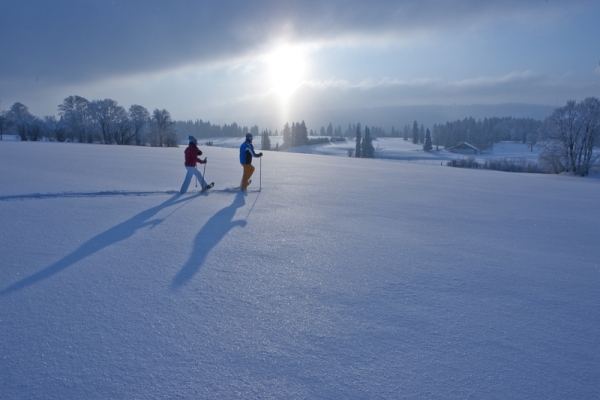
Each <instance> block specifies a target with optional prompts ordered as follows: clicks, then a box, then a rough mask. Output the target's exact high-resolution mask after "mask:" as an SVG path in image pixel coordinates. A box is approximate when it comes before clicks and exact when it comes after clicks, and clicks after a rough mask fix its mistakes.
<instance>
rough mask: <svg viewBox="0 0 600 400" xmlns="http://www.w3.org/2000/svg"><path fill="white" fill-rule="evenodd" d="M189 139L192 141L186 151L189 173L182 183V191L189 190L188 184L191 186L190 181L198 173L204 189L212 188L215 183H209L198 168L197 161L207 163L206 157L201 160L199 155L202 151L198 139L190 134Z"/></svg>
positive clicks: (186, 165)
mask: <svg viewBox="0 0 600 400" xmlns="http://www.w3.org/2000/svg"><path fill="white" fill-rule="evenodd" d="M188 140H189V141H190V144H189V145H188V147H187V148H186V149H185V151H184V154H185V168H186V169H187V174H186V175H185V179H184V180H183V185H181V190H180V192H181V193H185V192H187V189H188V186H190V182H191V180H192V175H196V178H198V180H199V181H200V184H201V186H202V191H205V190H208V189H210V188H212V187H213V186H214V185H215V183H214V182H213V183H211V184H210V185H208V184H207V183H206V181H205V180H204V178H203V177H202V174H201V173H200V171H198V169H197V168H196V163H200V164H206V157H205V158H204V160H201V159H200V158H199V157H198V156H201V155H202V151H200V149H199V148H198V141H197V140H196V138H195V137H193V136H191V135H190V136H189V137H188Z"/></svg>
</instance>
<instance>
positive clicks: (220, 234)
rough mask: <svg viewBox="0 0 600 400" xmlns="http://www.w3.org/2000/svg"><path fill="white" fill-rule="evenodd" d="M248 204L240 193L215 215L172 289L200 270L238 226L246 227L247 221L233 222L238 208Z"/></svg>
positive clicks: (198, 239)
mask: <svg viewBox="0 0 600 400" xmlns="http://www.w3.org/2000/svg"><path fill="white" fill-rule="evenodd" d="M244 204H246V200H245V193H243V192H240V193H238V194H237V195H236V196H235V199H234V200H233V202H232V203H231V204H230V205H228V206H227V207H225V208H223V209H222V210H220V211H218V212H217V213H216V214H215V215H213V216H212V217H211V218H210V219H209V220H208V221H206V224H204V226H203V227H202V229H200V232H198V234H197V235H196V238H195V239H194V244H193V246H194V247H193V249H192V253H191V254H190V258H189V260H188V261H187V262H186V263H185V265H184V266H183V268H181V270H180V271H179V273H178V274H177V275H176V276H175V277H174V278H173V282H172V284H171V288H172V289H173V290H177V289H178V288H180V287H181V286H183V285H184V284H185V283H187V282H188V281H189V280H190V279H192V278H193V277H194V275H195V274H196V273H197V272H198V270H200V268H201V267H202V264H204V260H205V259H206V256H207V255H208V253H210V251H211V250H212V249H213V247H215V246H216V245H217V244H218V243H219V242H220V241H221V239H223V238H224V237H225V235H227V233H229V231H230V230H231V229H233V228H234V227H236V226H242V227H243V226H246V220H245V219H238V220H235V221H233V216H234V215H235V212H236V211H237V209H238V208H240V207H243V206H244Z"/></svg>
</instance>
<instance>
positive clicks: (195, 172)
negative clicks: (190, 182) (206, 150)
mask: <svg viewBox="0 0 600 400" xmlns="http://www.w3.org/2000/svg"><path fill="white" fill-rule="evenodd" d="M189 168H192V167H189ZM192 173H193V174H194V175H196V178H198V181H199V182H200V185H201V186H202V189H204V188H205V187H206V185H207V183H206V181H205V180H204V178H203V177H202V174H201V173H200V171H198V169H197V168H192Z"/></svg>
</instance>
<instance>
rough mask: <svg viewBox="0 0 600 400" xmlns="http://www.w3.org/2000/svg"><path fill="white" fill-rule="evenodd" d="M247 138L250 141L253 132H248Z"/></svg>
mask: <svg viewBox="0 0 600 400" xmlns="http://www.w3.org/2000/svg"><path fill="white" fill-rule="evenodd" d="M246 140H248V141H250V142H251V141H252V134H251V133H246Z"/></svg>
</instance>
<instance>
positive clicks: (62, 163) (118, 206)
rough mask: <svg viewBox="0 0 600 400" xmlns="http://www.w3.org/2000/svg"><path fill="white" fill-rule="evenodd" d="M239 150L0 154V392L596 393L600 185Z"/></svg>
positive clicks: (28, 146) (57, 148) (26, 146)
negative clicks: (251, 156) (188, 163)
mask: <svg viewBox="0 0 600 400" xmlns="http://www.w3.org/2000/svg"><path fill="white" fill-rule="evenodd" d="M230 140H232V141H234V140H237V141H236V142H235V143H231V145H230V146H225V145H224V146H223V147H218V143H214V146H213V147H207V146H203V141H200V143H199V144H200V147H201V149H202V150H203V151H204V153H205V155H206V156H207V157H208V164H207V166H206V179H207V181H208V182H213V181H214V182H215V187H214V189H212V190H211V191H209V192H207V193H201V192H199V189H200V188H199V187H197V188H196V187H194V183H192V185H191V186H190V191H188V193H186V194H183V195H182V194H179V192H178V190H179V188H180V186H181V183H182V181H183V178H184V175H185V169H184V166H183V150H184V148H183V147H180V148H150V147H129V146H106V145H83V144H73V143H40V142H12V141H0V182H1V184H0V221H1V222H0V254H1V257H0V398H6V399H15V398H27V399H38V398H39V399H42V398H99V399H100V398H102V399H104V398H174V397H182V398H233V397H239V398H327V399H331V398H344V399H346V398H440V399H453V398H460V399H463V398H478V399H481V398H499V399H506V398H555V399H564V398H581V399H583V398H588V399H589V398H598V397H600V389H599V386H598V382H599V381H600V346H599V345H598V338H599V337H600V290H599V289H600V285H599V284H600V261H599V260H600V249H599V247H598V237H600V203H599V202H598V199H599V198H600V180H598V179H590V178H576V177H571V176H564V175H542V174H511V173H506V172H497V171H490V170H468V169H460V168H450V167H446V166H441V165H440V163H441V162H442V161H444V158H443V157H441V156H440V157H438V158H436V159H435V160H432V162H431V163H419V162H401V161H392V160H384V159H355V158H348V157H347V156H346V155H345V153H344V151H345V149H346V148H347V147H349V146H351V145H352V144H351V142H347V143H346V144H341V145H339V146H343V148H340V149H334V147H335V146H337V145H331V146H332V148H331V149H329V150H327V147H325V146H320V147H313V149H315V150H314V151H312V153H314V154H301V153H310V152H311V151H305V152H302V151H299V153H291V152H265V156H264V157H263V159H262V161H259V160H255V161H254V164H255V166H256V172H255V176H254V178H253V182H252V185H251V186H250V188H249V191H248V192H247V193H240V192H238V191H236V190H234V189H233V188H234V187H235V186H237V185H239V181H240V178H241V172H242V169H241V167H240V165H239V163H238V154H237V150H236V149H235V148H233V147H237V146H239V144H240V143H241V142H240V139H230ZM273 144H274V142H273ZM376 144H377V143H376ZM380 145H381V147H382V148H384V149H385V150H382V151H387V152H388V154H387V156H388V158H394V157H397V158H402V157H403V156H402V155H401V154H400V152H401V151H400V150H397V151H396V152H394V146H404V144H398V143H396V142H393V143H392V142H391V141H388V142H387V143H386V142H385V141H383V140H382V141H381V143H380ZM398 148H399V147H398ZM318 149H322V150H318ZM414 149H416V148H414ZM414 149H413V150H414ZM330 150H331V151H330ZM413 150H410V149H408V150H406V151H413ZM499 151H500V150H498V152H499ZM504 151H505V152H506V153H509V152H511V151H513V150H512V149H508V148H506V149H505V150H504ZM319 152H323V153H324V154H325V153H331V154H325V155H340V157H326V156H323V155H321V154H318V153H319ZM335 152H337V153H335ZM333 153H335V154H333ZM413 154H415V155H418V156H419V157H421V156H423V152H420V153H419V152H418V151H416V150H415V151H414V153H413ZM425 156H427V157H429V156H428V155H425ZM416 160H417V159H415V161H416ZM405 161H406V160H405ZM444 164H445V162H444ZM198 168H199V169H200V168H203V166H199V167H198ZM259 188H260V189H261V190H259Z"/></svg>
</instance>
